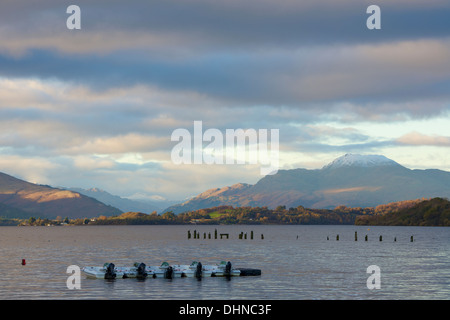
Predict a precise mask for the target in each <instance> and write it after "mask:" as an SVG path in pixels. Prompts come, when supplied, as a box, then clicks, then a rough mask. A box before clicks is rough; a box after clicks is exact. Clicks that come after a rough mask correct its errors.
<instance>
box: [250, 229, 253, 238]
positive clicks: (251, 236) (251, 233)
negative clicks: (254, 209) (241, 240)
mask: <svg viewBox="0 0 450 320" xmlns="http://www.w3.org/2000/svg"><path fill="white" fill-rule="evenodd" d="M250 239H251V240H253V230H252V231H251V232H250Z"/></svg>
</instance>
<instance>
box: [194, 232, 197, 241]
mask: <svg viewBox="0 0 450 320" xmlns="http://www.w3.org/2000/svg"><path fill="white" fill-rule="evenodd" d="M194 239H197V230H194Z"/></svg>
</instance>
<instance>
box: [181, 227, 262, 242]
mask: <svg viewBox="0 0 450 320" xmlns="http://www.w3.org/2000/svg"><path fill="white" fill-rule="evenodd" d="M218 236H220V239H223V238H225V239H229V238H230V234H229V233H220V234H218V233H217V229H215V230H214V239H217V238H218ZM187 237H188V239H191V238H194V239H200V232H198V231H197V230H194V234H191V230H188V233H187ZM206 238H208V239H211V232H208V235H206V232H204V233H203V239H206ZM253 238H254V233H253V230H252V231H250V239H251V240H253ZM239 239H241V240H242V239H247V232H246V233H244V232H241V233H240V234H239ZM261 239H264V235H263V234H262V233H261Z"/></svg>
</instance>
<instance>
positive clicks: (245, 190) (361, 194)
mask: <svg viewBox="0 0 450 320" xmlns="http://www.w3.org/2000/svg"><path fill="white" fill-rule="evenodd" d="M434 197H450V172H446V171H442V170H435V169H428V170H411V169H408V168H406V167H404V166H402V165H400V164H398V163H397V162H395V161H393V160H391V159H388V158H386V157H384V156H382V155H352V154H346V155H344V156H342V157H339V158H337V159H335V160H334V161H332V162H331V163H330V164H328V165H326V166H324V167H323V168H322V169H316V170H307V169H292V170H279V171H278V173H277V174H275V175H270V176H265V177H264V178H262V179H261V180H259V181H258V182H257V183H256V184H254V185H249V184H243V183H238V184H235V185H232V186H231V187H224V188H214V189H210V190H207V191H205V192H203V193H201V194H199V195H198V196H196V197H194V198H192V199H190V200H188V201H186V202H184V203H181V204H178V205H174V206H171V207H169V208H167V209H166V211H172V212H174V213H177V214H178V213H181V212H187V211H193V210H198V209H204V208H210V207H215V206H222V205H231V206H234V207H243V206H249V207H263V206H267V207H268V208H275V207H277V206H279V205H282V206H286V207H288V208H289V207H297V206H299V205H301V206H304V207H307V208H317V209H333V208H335V207H337V206H340V205H345V206H348V207H375V206H378V205H381V204H387V203H392V202H398V201H404V200H410V199H419V198H434Z"/></svg>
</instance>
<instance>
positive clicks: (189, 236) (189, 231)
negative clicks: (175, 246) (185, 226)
mask: <svg viewBox="0 0 450 320" xmlns="http://www.w3.org/2000/svg"><path fill="white" fill-rule="evenodd" d="M190 238H191V230H188V239H190Z"/></svg>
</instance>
